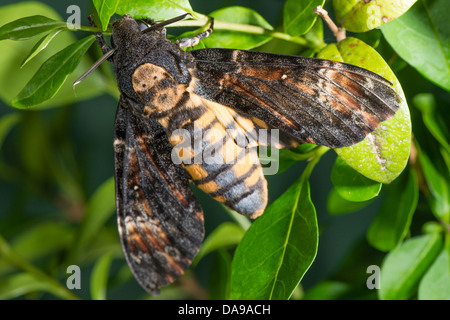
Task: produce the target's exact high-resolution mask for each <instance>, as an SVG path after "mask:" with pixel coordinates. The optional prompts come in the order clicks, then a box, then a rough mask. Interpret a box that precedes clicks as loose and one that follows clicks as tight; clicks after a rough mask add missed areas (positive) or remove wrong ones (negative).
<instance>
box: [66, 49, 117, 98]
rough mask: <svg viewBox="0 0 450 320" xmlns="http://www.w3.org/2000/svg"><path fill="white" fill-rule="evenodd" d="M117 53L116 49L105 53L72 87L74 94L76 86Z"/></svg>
mask: <svg viewBox="0 0 450 320" xmlns="http://www.w3.org/2000/svg"><path fill="white" fill-rule="evenodd" d="M114 52H116V49H112V50H109V51H108V52H107V53H105V54H104V55H103V56H102V57H101V58H100V59H98V60H97V62H95V63H94V64H93V65H92V66H91V67H90V68H89V69H88V70H87V71H86V72H85V73H83V74H82V75H81V77H79V78H78V79H77V80H76V81H75V82H74V83H73V85H72V88H73V92H75V86H76V85H77V84H79V83H80V82H81V81H83V80H84V79H86V77H87V76H88V75H90V74H91V72H92V71H94V70H95V69H97V68H98V67H99V66H100V65H101V64H102V63H103V62H104V61H105V60H107V59H108V58H109V57H111V56H112V55H113V53H114Z"/></svg>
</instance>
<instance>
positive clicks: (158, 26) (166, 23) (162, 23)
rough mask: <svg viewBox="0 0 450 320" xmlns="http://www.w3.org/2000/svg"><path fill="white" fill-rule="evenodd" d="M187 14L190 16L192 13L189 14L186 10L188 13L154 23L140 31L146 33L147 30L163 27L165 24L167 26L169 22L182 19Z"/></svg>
mask: <svg viewBox="0 0 450 320" xmlns="http://www.w3.org/2000/svg"><path fill="white" fill-rule="evenodd" d="M187 16H192V14H190V13H189V12H188V13H185V14H182V15H181V16H178V17H175V18H172V19H169V20H166V21H163V22H160V23H157V24H155V25H153V26H151V27H149V28H147V29H145V30H144V31H142V33H147V32H150V31H152V30H156V29H161V28H162V27H165V26H167V25H169V24H172V23H175V22H177V21H180V20H183V19H184V18H186V17H187Z"/></svg>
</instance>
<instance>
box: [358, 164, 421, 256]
mask: <svg viewBox="0 0 450 320" xmlns="http://www.w3.org/2000/svg"><path fill="white" fill-rule="evenodd" d="M399 179H400V178H399ZM418 200H419V186H418V181H417V175H416V174H415V172H414V171H410V170H407V171H406V172H405V173H404V174H403V175H402V177H401V179H400V181H396V182H395V183H394V185H393V186H392V187H391V189H390V190H389V192H388V194H387V196H386V198H385V199H384V200H383V203H382V205H381V207H380V209H379V211H378V214H377V216H376V217H375V219H374V221H373V222H372V224H371V226H370V228H369V231H368V233H367V240H368V241H369V243H370V244H371V245H372V246H373V247H375V248H377V249H378V250H381V251H390V250H393V249H394V248H395V247H396V246H397V245H398V244H399V243H400V242H401V241H402V240H403V238H404V237H405V236H406V234H407V233H408V231H409V226H410V224H411V219H412V216H413V214H414V211H415V210H416V206H417V202H418Z"/></svg>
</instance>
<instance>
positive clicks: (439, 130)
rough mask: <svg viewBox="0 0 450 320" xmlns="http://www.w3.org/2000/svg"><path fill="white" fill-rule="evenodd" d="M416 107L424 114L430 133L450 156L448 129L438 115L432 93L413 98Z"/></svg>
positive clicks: (424, 120) (420, 94)
mask: <svg viewBox="0 0 450 320" xmlns="http://www.w3.org/2000/svg"><path fill="white" fill-rule="evenodd" d="M413 103H414V105H415V106H416V107H417V108H418V109H419V110H420V112H421V113H422V119H423V122H424V123H425V126H426V127H427V129H428V131H430V133H431V134H432V135H433V137H434V138H435V139H436V140H437V141H438V142H439V143H440V144H441V146H442V147H443V148H444V149H445V150H446V152H447V153H448V154H449V155H450V144H449V143H448V140H447V139H448V137H450V134H449V133H448V132H447V127H446V125H445V123H444V120H443V119H442V118H441V117H439V115H438V114H436V100H435V98H434V96H433V95H432V94H431V93H419V94H418V95H416V96H415V97H414V98H413Z"/></svg>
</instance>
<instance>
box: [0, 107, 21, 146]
mask: <svg viewBox="0 0 450 320" xmlns="http://www.w3.org/2000/svg"><path fill="white" fill-rule="evenodd" d="M19 121H20V115H19V114H18V113H9V114H6V115H4V116H3V117H1V118H0V149H1V148H2V144H3V141H5V138H6V136H7V135H8V133H9V132H10V131H11V129H12V127H14V126H15V125H16V124H17V123H19Z"/></svg>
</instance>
